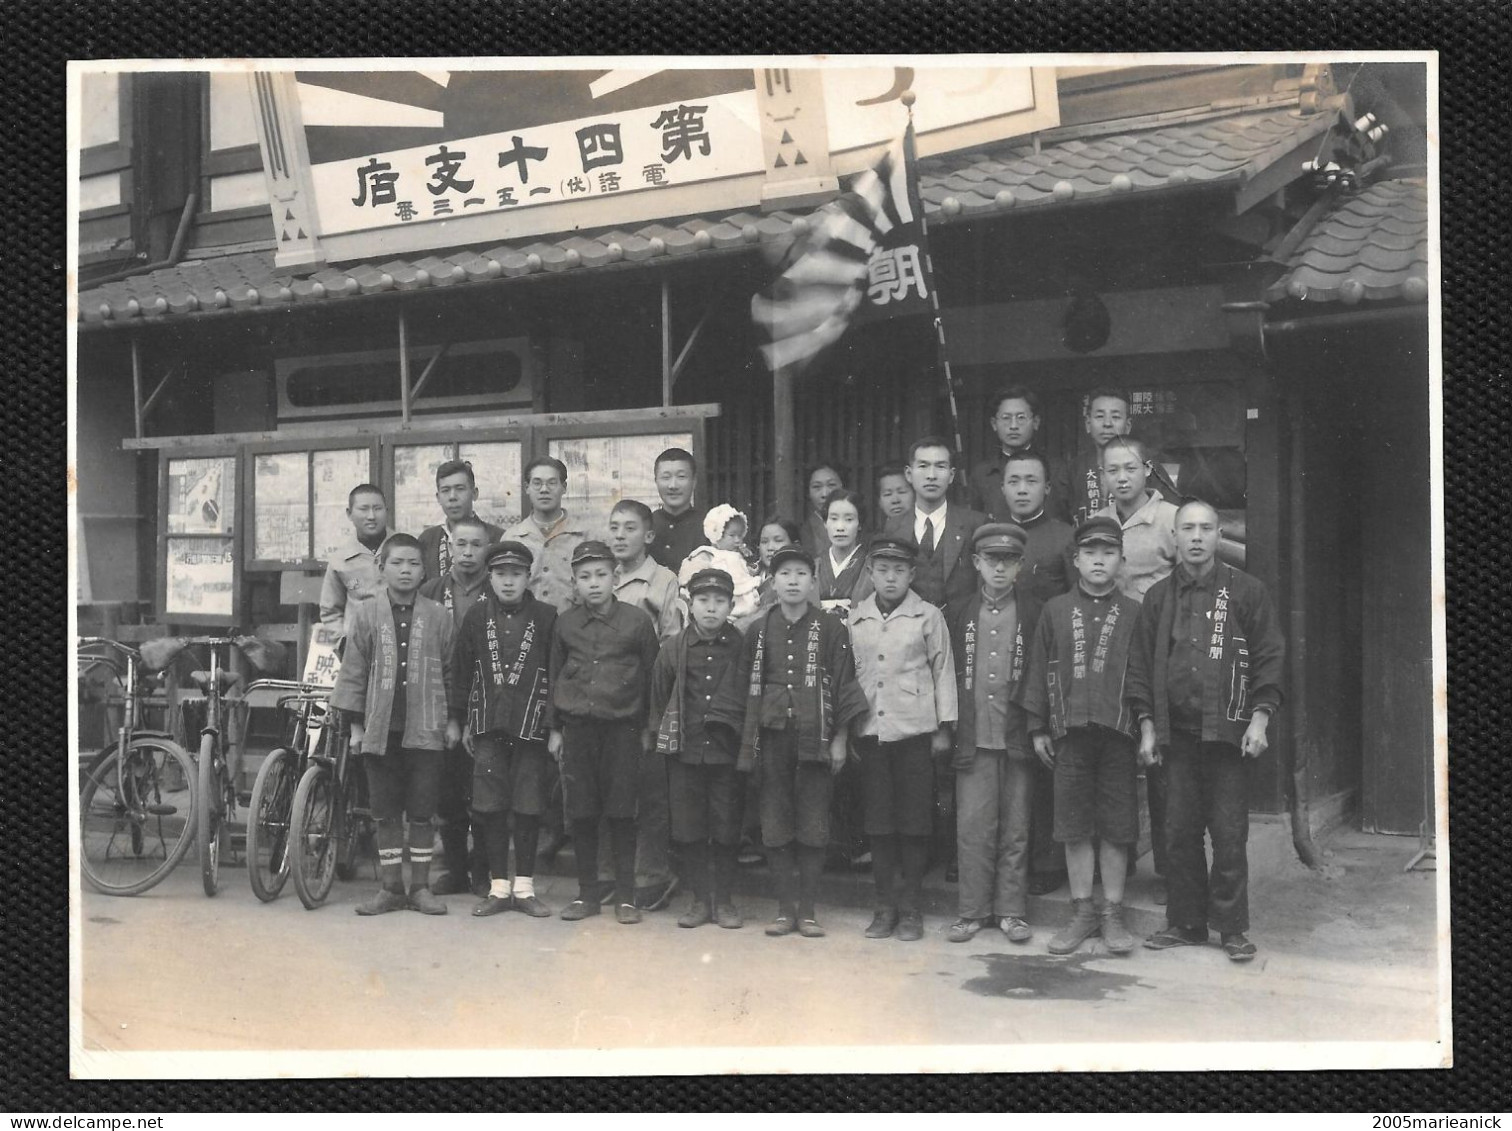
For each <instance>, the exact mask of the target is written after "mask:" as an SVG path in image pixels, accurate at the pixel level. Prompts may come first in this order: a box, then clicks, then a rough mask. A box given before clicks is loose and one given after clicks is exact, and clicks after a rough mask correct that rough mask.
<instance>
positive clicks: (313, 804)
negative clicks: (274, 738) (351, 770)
mask: <svg viewBox="0 0 1512 1131" xmlns="http://www.w3.org/2000/svg"><path fill="white" fill-rule="evenodd" d="M338 792H339V791H338V789H337V786H336V778H335V776H334V775H333V774H332V773H331V768H330V767H329V766H324V765H321V764H320V763H315V764H314V765H312V766H310V767H309V769H307V770H305V772H304V777H302V778H300V779H299V788H298V789H296V790H295V791H294V816H293V818H292V819H291V821H290V822H289V826H290V827H289V873H290V875H291V876H292V877H293V879H294V890H295V891H296V892H298V893H299V902H301V903H303V904H304V905H305V909H306V910H308V911H314V910H315V909H316V908H317V907H319V906H320V905H321V904H322V903H324V902H325V900H326V896H328V895H330V894H331V884H332V882H334V880H335V879H336V838H335V836H334V835H333V834H334V833H335V832H336V831H337V830H336V828H335V825H336V821H337V815H336V814H337V810H338V808H339V802H340V798H339V797H337V796H336V795H337V793H338Z"/></svg>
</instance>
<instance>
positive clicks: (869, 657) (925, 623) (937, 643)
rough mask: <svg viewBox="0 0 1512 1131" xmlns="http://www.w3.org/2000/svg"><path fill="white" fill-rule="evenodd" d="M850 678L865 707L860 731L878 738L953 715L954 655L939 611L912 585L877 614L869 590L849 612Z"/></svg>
mask: <svg viewBox="0 0 1512 1131" xmlns="http://www.w3.org/2000/svg"><path fill="white" fill-rule="evenodd" d="M850 633H851V653H852V655H854V656H855V658H856V681H857V682H858V683H860V684H861V690H862V691H863V692H865V693H866V699H867V702H868V704H869V705H870V707H871V710H870V711H869V712H868V713H867V716H866V721H865V722H864V723H863V724H862V726H861V730H860V733H861V734H862V735H867V736H872V737H875V738H877V739H879V740H880V741H882V742H901V741H902V740H903V739H905V738H913V737H915V736H916V735H921V734H933V733H934V732H935V731H937V730H939V729H940V727H941V726H944V725H947V724H953V723H955V721H956V715H957V713H958V708H957V705H956V698H957V688H956V672H955V657H954V654H953V653H952V652H951V648H950V630H949V629H948V628H947V627H946V625H945V614H944V613H942V612H940V610H939V609H937V608H935V607H934V606H933V605H931V604H930V603H929V602H928V601H926V600H924V598H923V597H920V596H919V595H918V594H917V593H915V592H914V591H913V590H911V589H910V590H909V591H908V592H907V593H906V594H904V596H903V600H902V602H901V603H900V604H899V605H898V607H897V608H896V609H894V610H893V611H892V614H891V615H890V616H888V617H887V619H885V620H884V619H883V617H882V610H881V609H880V608H879V607H878V605H877V595H876V594H875V593H873V594H872V595H871V596H869V597H867V598H866V600H864V601H862V602H861V603H860V604H859V605H857V606H856V607H855V608H854V609H852V610H851V614H850Z"/></svg>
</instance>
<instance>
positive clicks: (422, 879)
mask: <svg viewBox="0 0 1512 1131" xmlns="http://www.w3.org/2000/svg"><path fill="white" fill-rule="evenodd" d="M435 845H436V830H435V829H434V828H433V827H432V826H431V824H430V822H428V821H427V822H424V823H422V822H420V821H411V822H410V824H409V858H410V890H411V891H419V890H420V889H421V888H428V887H430V866H431V856H432V854H433V852H434V850H435Z"/></svg>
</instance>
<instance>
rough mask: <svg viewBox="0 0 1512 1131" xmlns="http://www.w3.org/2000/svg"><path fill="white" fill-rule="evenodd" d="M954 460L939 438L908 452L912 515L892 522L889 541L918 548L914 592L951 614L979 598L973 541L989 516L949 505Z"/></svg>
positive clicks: (917, 444)
mask: <svg viewBox="0 0 1512 1131" xmlns="http://www.w3.org/2000/svg"><path fill="white" fill-rule="evenodd" d="M954 461H955V456H954V453H953V452H952V451H951V448H950V445H949V444H948V443H946V442H945V441H944V440H943V439H941V438H940V437H938V436H925V437H924V438H923V439H922V440H919V441H916V442H915V443H914V445H913V447H912V448H910V449H909V452H908V466H907V467H906V468H905V469H904V474H905V475H906V476H907V478H908V482H909V484H910V485H911V486H912V487H913V489H914V496H915V498H914V509H913V510H912V511H911V512H909V513H907V514H900V515H898V516H896V517H895V518H892V519H890V520H888V523H887V531H886V533H887V536H888V537H889V538H900V539H902V540H903V541H905V542H910V543H912V544H913V545H914V546H916V547H918V551H919V555H918V564H917V567H916V569H915V571H914V584H913V587H914V591H915V592H916V593H918V595H919V596H920V597H923V598H924V600H926V601H928V602H929V603H930V604H931V605H935V606H937V607H939V608H941V609H945V610H947V611H948V609H949V607H950V605H951V603H952V602H959V601H964V600H966V599H967V598H969V597H970V596H971V595H972V594H973V593H975V592H976V588H977V575H976V570H975V569H974V568H972V565H971V536H972V535H973V534H975V533H976V529H977V527H979V526H981V525H982V523H984V522H986V521H987V516H986V515H984V514H982V513H981V512H980V511H974V510H971V509H970V508H969V507H960V506H951V505H950V504H949V503H948V502H947V500H946V497H945V496H946V493H947V492H948V491H949V490H950V485H951V484H952V483H954V482H955V476H956V473H955V466H954Z"/></svg>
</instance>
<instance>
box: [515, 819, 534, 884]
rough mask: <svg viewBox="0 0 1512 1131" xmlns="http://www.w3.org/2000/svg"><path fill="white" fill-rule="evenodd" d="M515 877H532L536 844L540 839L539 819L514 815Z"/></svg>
mask: <svg viewBox="0 0 1512 1131" xmlns="http://www.w3.org/2000/svg"><path fill="white" fill-rule="evenodd" d="M513 819H514V850H515V876H516V877H519V876H532V877H533V876H534V875H535V862H536V844H537V842H539V840H540V839H541V818H539V817H532V816H526V815H525V814H523V813H516V814H515V815H514V818H513Z"/></svg>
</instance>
